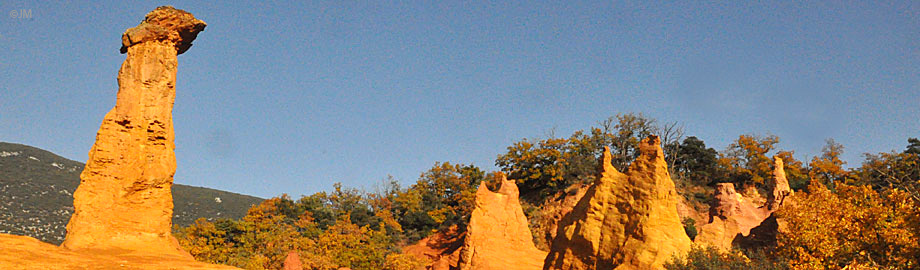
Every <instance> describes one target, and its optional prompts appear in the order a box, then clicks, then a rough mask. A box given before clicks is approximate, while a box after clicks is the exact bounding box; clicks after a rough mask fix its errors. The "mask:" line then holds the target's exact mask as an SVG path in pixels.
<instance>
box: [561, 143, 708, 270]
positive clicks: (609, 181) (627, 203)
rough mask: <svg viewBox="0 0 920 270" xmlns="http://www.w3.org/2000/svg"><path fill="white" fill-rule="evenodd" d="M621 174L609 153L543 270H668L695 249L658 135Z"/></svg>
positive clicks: (566, 222) (563, 224)
mask: <svg viewBox="0 0 920 270" xmlns="http://www.w3.org/2000/svg"><path fill="white" fill-rule="evenodd" d="M639 151H640V153H641V155H640V156H639V158H637V159H636V160H635V161H633V163H632V164H631V165H630V166H629V171H628V172H627V173H625V174H624V173H621V172H619V171H617V170H616V168H614V167H613V165H612V164H611V160H612V157H611V155H610V150H609V149H606V148H605V149H604V154H603V157H602V158H601V161H600V163H601V164H600V165H599V166H598V167H599V172H598V176H597V180H595V182H594V184H593V185H592V186H591V187H590V188H589V189H588V191H587V193H585V196H584V197H583V198H582V199H581V201H579V202H578V204H577V205H576V206H575V209H574V210H572V212H571V213H569V215H567V216H566V217H564V218H563V220H562V221H561V222H560V225H559V231H558V232H557V233H556V238H555V239H554V240H553V242H552V244H551V246H550V253H549V255H548V256H547V257H546V260H545V264H544V266H543V269H663V266H662V265H663V264H664V263H665V262H667V261H669V260H671V259H672V258H673V256H675V255H677V256H682V255H683V254H685V253H686V252H688V251H689V250H690V238H689V237H687V234H686V233H685V232H684V229H683V225H682V224H681V221H680V217H678V215H677V202H678V198H677V196H678V195H677V191H676V190H675V188H674V182H673V181H672V180H671V177H670V175H669V173H668V168H667V164H666V162H665V160H664V153H663V151H662V149H661V146H660V140H659V139H658V137H657V136H650V137H648V138H646V139H643V140H642V141H641V142H640V146H639Z"/></svg>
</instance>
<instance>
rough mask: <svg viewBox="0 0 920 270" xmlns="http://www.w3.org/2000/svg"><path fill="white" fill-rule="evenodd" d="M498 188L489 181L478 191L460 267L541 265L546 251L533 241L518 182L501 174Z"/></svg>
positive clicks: (511, 269)
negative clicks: (494, 187) (537, 246)
mask: <svg viewBox="0 0 920 270" xmlns="http://www.w3.org/2000/svg"><path fill="white" fill-rule="evenodd" d="M500 180H501V187H500V188H499V190H498V192H492V191H490V190H489V189H488V188H487V187H486V185H485V183H483V184H481V185H479V190H477V191H476V204H475V208H473V212H472V214H471V215H470V223H469V226H468V227H467V230H466V238H465V240H464V243H463V247H462V248H461V249H460V261H459V263H458V264H459V266H460V269H463V270H489V269H509V270H514V269H541V267H542V266H543V258H545V257H546V252H544V251H541V250H539V249H537V248H536V247H535V246H534V244H533V234H531V232H530V228H528V227H527V224H528V222H527V217H525V216H524V210H523V209H522V208H521V202H520V201H519V198H518V195H519V193H518V188H517V184H515V183H514V182H513V181H508V180H507V179H506V178H505V176H504V175H501V179H500Z"/></svg>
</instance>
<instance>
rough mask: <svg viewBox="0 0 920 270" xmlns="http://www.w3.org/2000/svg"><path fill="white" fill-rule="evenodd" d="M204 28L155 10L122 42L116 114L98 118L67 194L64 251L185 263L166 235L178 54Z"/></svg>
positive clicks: (170, 11) (184, 16)
mask: <svg viewBox="0 0 920 270" xmlns="http://www.w3.org/2000/svg"><path fill="white" fill-rule="evenodd" d="M204 28H205V23H204V22H202V21H201V20H198V19H195V17H194V16H193V15H192V14H191V13H188V12H185V11H183V10H178V9H175V8H172V7H159V8H156V9H155V10H153V11H151V12H150V13H148V14H147V16H146V18H145V19H144V20H143V21H142V22H141V24H140V25H138V26H137V27H134V28H131V29H128V30H127V31H125V33H124V35H123V36H122V48H121V51H122V53H127V57H126V59H125V61H124V63H123V64H122V66H121V69H120V70H119V72H118V95H117V100H116V104H115V108H114V109H112V110H111V111H109V113H108V114H106V115H105V118H104V119H103V121H102V125H101V127H100V128H99V132H98V133H97V135H96V142H95V144H94V145H93V148H92V150H90V152H89V160H88V161H87V163H86V168H85V169H84V170H83V173H82V174H81V175H80V179H81V181H80V185H79V187H78V188H77V190H76V192H75V193H74V211H75V212H74V214H73V216H72V217H71V219H70V222H69V223H68V225H67V236H66V239H65V240H64V243H63V246H64V247H66V248H67V249H71V250H80V249H119V250H140V251H144V252H148V253H163V254H177V255H182V256H189V255H188V253H186V252H184V251H182V249H181V248H180V247H179V245H178V242H177V241H176V240H175V239H174V238H173V237H172V235H171V226H172V223H171V218H172V210H173V205H172V193H171V188H172V184H173V174H175V172H176V157H175V153H174V148H175V145H174V143H173V141H174V133H173V121H172V108H173V101H174V100H175V97H176V89H175V85H176V66H177V65H178V62H177V57H176V56H177V55H178V54H180V53H183V52H185V51H186V50H188V48H189V47H190V46H191V42H192V41H193V40H194V39H195V37H196V36H197V35H198V32H200V31H202V30H204Z"/></svg>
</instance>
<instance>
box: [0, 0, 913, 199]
mask: <svg viewBox="0 0 920 270" xmlns="http://www.w3.org/2000/svg"><path fill="white" fill-rule="evenodd" d="M87 2H89V1H87ZM215 2H219V3H202V2H189V1H180V2H176V3H170V2H163V3H157V2H154V1H150V2H147V1H143V2H134V1H98V2H97V1H92V2H90V3H76V2H66V3H61V4H47V3H38V2H28V1H26V2H23V1H3V3H0V11H2V14H0V16H2V17H0V141H8V142H16V143H23V144H28V145H33V146H37V147H40V148H44V149H47V150H50V151H52V152H55V153H58V154H60V155H63V156H64V157H67V158H71V159H74V160H78V161H86V157H87V156H86V153H87V152H88V151H89V149H90V147H91V146H92V144H93V140H94V137H95V134H96V130H97V128H98V127H99V124H100V123H101V121H102V117H103V116H104V114H105V113H106V112H107V111H108V110H109V109H111V108H112V106H114V104H115V93H116V91H117V85H116V80H115V77H116V73H117V71H118V68H119V66H120V64H121V62H122V61H123V60H124V55H121V54H119V53H118V49H119V46H120V44H121V43H120V37H121V33H122V32H123V31H124V30H125V29H127V28H130V27H133V26H135V25H137V24H138V23H139V22H140V20H141V19H142V18H143V16H144V14H146V13H147V12H148V11H150V10H152V9H153V8H155V7H156V6H159V5H162V4H172V5H175V6H176V7H177V8H181V9H185V10H187V11H189V12H192V13H193V14H195V16H196V17H198V18H200V19H202V20H204V21H206V22H207V23H208V27H207V29H206V30H205V31H204V32H202V33H201V34H200V35H199V37H198V40H196V41H195V43H194V44H195V45H194V47H192V49H191V50H189V51H188V52H187V53H185V54H183V55H181V56H179V76H178V82H177V98H176V104H175V109H174V111H173V113H174V121H175V129H176V136H177V138H176V145H177V149H176V152H177V156H178V161H179V168H178V172H177V173H176V178H175V179H176V180H175V181H176V183H180V184H189V185H196V186H206V187H212V188H218V189H224V190H230V191H234V192H240V193H245V194H252V195H257V196H262V197H269V196H276V195H279V194H281V193H288V194H291V195H294V196H298V195H301V194H311V193H313V192H317V191H321V190H329V189H330V188H331V187H332V184H333V183H335V182H342V183H344V184H345V185H346V186H353V187H359V188H373V186H374V185H375V184H376V183H379V182H380V181H381V180H382V179H385V178H386V177H387V175H393V176H394V177H396V178H398V179H400V180H401V181H402V182H403V183H405V184H409V183H410V182H413V181H415V180H416V179H417V177H418V175H419V174H420V173H421V172H422V171H424V170H426V169H428V168H430V167H431V166H432V165H433V164H434V162H435V161H450V162H459V163H467V164H469V163H472V164H475V165H478V166H481V167H483V168H484V169H487V170H494V169H495V167H494V165H493V163H494V160H495V157H496V156H497V155H498V154H500V153H502V152H503V151H505V147H507V146H508V145H510V144H511V143H512V142H514V141H517V140H520V139H522V138H539V137H543V136H545V135H546V134H547V133H548V131H549V130H551V129H555V133H556V134H557V135H565V136H567V135H568V134H571V132H572V131H574V130H578V129H585V128H588V127H590V126H592V125H594V124H596V123H597V122H598V121H601V120H603V119H605V118H607V117H609V116H612V115H615V114H616V113H618V112H641V113H644V114H646V115H649V116H651V117H654V118H657V119H659V120H660V121H679V122H681V123H683V124H684V126H685V127H686V131H687V134H688V135H695V136H698V137H700V138H702V139H703V140H705V141H706V143H708V144H709V145H710V146H713V147H715V148H716V149H723V148H724V147H725V146H727V145H728V144H729V143H730V141H731V140H733V139H735V138H737V136H738V135H739V134H748V133H754V134H762V135H766V134H774V135H777V136H779V137H780V138H781V140H782V142H781V143H780V147H781V148H783V149H787V150H795V151H796V155H797V157H798V158H800V159H804V158H806V157H811V156H814V155H815V154H817V153H819V151H820V148H821V146H822V145H823V144H824V140H825V139H826V138H834V139H836V140H837V141H838V142H840V143H842V144H844V146H845V147H846V154H845V157H846V160H847V161H849V162H850V165H851V166H852V165H858V164H859V162H861V160H862V158H861V153H864V152H880V151H891V150H898V151H900V150H902V149H903V148H904V147H905V146H906V144H907V142H906V139H907V138H908V137H920V120H918V118H920V105H918V104H920V2H917V1H897V2H886V3H876V2H883V1H867V2H855V1H853V2H850V1H846V3H843V2H845V1H826V2H834V3H789V2H791V1H780V2H766V1H762V2H758V1H730V2H744V3H709V2H707V3H698V2H699V1H687V2H694V3H693V4H686V3H649V2H646V1H641V2H619V1H596V2H575V1H559V2H547V1H541V2H535V3H509V2H517V1H505V3H502V2H495V3H484V2H480V1H463V2H455V1H424V2H422V1H418V2H414V1H411V2H389V1H328V2H319V1H291V2H274V1H254V2H250V3H238V2H236V1H215ZM356 2H362V3H356ZM748 2H749V3H748ZM796 2H798V1H796ZM13 10H30V11H31V16H32V18H14V17H12V16H10V15H11V14H10V13H11V11H13ZM19 15H20V17H21V15H22V14H21V12H20V14H19Z"/></svg>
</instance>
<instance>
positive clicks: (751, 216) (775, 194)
mask: <svg viewBox="0 0 920 270" xmlns="http://www.w3.org/2000/svg"><path fill="white" fill-rule="evenodd" d="M773 162H774V168H773V177H772V179H771V180H770V181H771V182H770V184H771V186H772V189H771V191H770V193H769V194H767V196H768V197H767V201H766V202H764V203H763V204H762V205H759V204H757V203H756V202H755V201H756V198H747V197H744V196H742V195H741V194H739V193H737V192H736V191H735V186H734V184H732V183H719V184H717V185H716V194H715V199H714V200H713V202H712V206H711V208H710V218H709V223H708V224H706V225H703V226H702V227H700V231H699V234H698V235H697V237H696V239H695V240H694V242H695V243H698V244H701V245H708V246H713V247H716V248H719V249H722V250H728V249H731V248H732V246H733V245H741V246H753V245H764V244H769V243H771V242H775V235H776V229H777V226H778V225H777V220H776V218H775V217H773V213H774V212H776V210H777V209H779V207H780V206H782V205H783V203H784V201H785V200H786V199H787V198H788V197H789V196H791V195H792V189H790V188H789V182H788V181H787V180H786V173H785V171H784V170H783V160H782V159H781V158H779V157H774V158H773ZM754 234H756V236H755V235H754ZM770 238H774V239H773V240H770Z"/></svg>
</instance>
